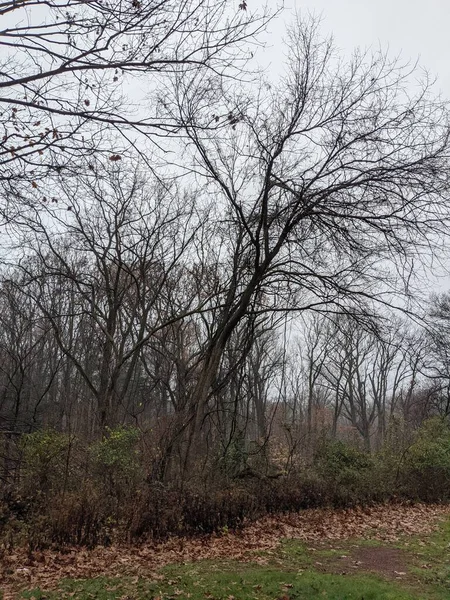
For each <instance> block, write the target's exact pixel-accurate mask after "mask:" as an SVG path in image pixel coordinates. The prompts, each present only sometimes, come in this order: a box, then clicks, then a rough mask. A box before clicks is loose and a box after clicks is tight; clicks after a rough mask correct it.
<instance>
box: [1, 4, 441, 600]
mask: <svg viewBox="0 0 450 600" xmlns="http://www.w3.org/2000/svg"><path fill="white" fill-rule="evenodd" d="M280 12H281V7H280V9H277V8H270V7H269V8H268V9H263V8H261V7H259V6H258V5H257V3H256V2H253V0H248V2H247V1H246V0H242V2H241V3H240V4H239V2H236V3H232V2H223V1H222V0H183V1H180V0H132V1H129V0H92V1H85V0H49V1H48V2H40V1H38V0H14V1H11V0H0V228H1V234H0V539H1V540H2V544H3V547H4V548H8V549H11V548H14V547H16V546H20V545H23V544H25V545H27V547H28V548H29V549H30V551H34V550H36V549H40V548H48V547H52V546H53V545H56V546H58V547H60V546H64V545H67V544H78V545H84V546H88V547H94V546H96V545H99V544H100V545H105V546H108V545H110V544H112V543H115V542H117V541H126V542H133V543H134V542H139V541H142V540H148V539H154V540H162V539H166V538H167V537H169V536H172V535H191V534H198V533H200V534H205V533H211V532H216V533H217V532H224V531H228V530H229V529H236V528H239V527H240V526H242V525H243V524H244V523H246V522H248V521H252V520H254V519H257V518H261V517H263V516H264V515H267V514H274V513H279V512H283V511H295V510H299V509H307V508H316V507H330V506H332V507H354V506H358V505H361V504H362V505H370V504H373V503H375V502H387V501H390V500H399V499H401V500H404V501H414V502H416V501H423V502H444V501H448V500H449V499H450V421H449V418H448V417H449V415H450V293H449V292H448V291H446V289H445V282H448V281H449V279H448V275H447V276H446V273H448V264H449V262H448V254H449V253H448V249H449V238H448V231H449V217H450V197H449V196H450V186H449V183H450V182H449V179H450V170H449V158H450V110H449V104H448V102H447V101H446V100H444V99H443V98H442V97H441V96H440V95H439V93H438V92H437V91H436V86H435V85H434V82H433V80H432V78H431V77H430V76H429V75H428V74H427V72H426V71H424V70H422V69H421V68H420V67H419V66H417V65H414V63H408V62H406V61H402V60H401V59H397V58H392V57H391V56H390V55H389V53H388V52H384V51H383V50H380V51H375V52H369V51H361V50H355V52H354V53H353V54H352V55H351V56H346V55H345V54H343V53H340V52H339V50H338V49H337V47H336V46H335V45H334V43H333V40H332V38H331V37H327V35H325V34H324V33H323V31H322V27H321V24H320V20H318V19H317V18H315V17H312V16H311V17H304V16H300V15H297V16H296V17H295V18H293V20H292V22H291V23H290V25H289V26H287V28H286V32H285V36H284V48H283V49H277V51H279V53H280V55H279V56H280V61H281V62H282V64H280V65H277V68H276V69H275V71H274V69H271V68H267V67H265V66H264V60H263V58H262V57H261V52H262V50H263V49H264V48H265V46H266V45H267V44H268V38H270V30H271V27H272V26H273V23H274V22H275V21H276V20H277V19H279V18H280ZM437 273H439V274H440V275H441V282H442V281H444V288H442V286H441V287H440V288H437V287H433V286H434V285H435V284H434V283H433V282H432V281H433V280H432V278H433V276H434V275H435V274H437ZM433 290H436V291H433ZM230 597H231V598H232V597H233V596H230Z"/></svg>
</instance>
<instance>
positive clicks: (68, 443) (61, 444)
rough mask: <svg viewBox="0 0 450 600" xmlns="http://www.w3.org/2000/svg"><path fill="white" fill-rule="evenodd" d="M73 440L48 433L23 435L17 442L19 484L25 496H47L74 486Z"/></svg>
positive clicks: (60, 434) (55, 433)
mask: <svg viewBox="0 0 450 600" xmlns="http://www.w3.org/2000/svg"><path fill="white" fill-rule="evenodd" d="M73 443H74V438H73V437H71V436H68V435H65V434H62V433H58V432H57V431H54V430H52V429H43V430H38V431H35V432H34V433H28V434H24V435H23V437H22V439H21V444H20V447H21V451H22V469H21V471H22V473H21V476H22V484H23V490H24V492H25V494H30V495H32V496H34V497H35V496H36V494H41V495H44V496H45V495H47V494H49V493H51V494H53V493H55V492H58V491H63V490H65V489H66V486H67V485H68V484H69V483H71V484H72V485H73V484H74V475H75V473H74V469H73V468H72V461H71V458H72V456H71V455H72V448H73Z"/></svg>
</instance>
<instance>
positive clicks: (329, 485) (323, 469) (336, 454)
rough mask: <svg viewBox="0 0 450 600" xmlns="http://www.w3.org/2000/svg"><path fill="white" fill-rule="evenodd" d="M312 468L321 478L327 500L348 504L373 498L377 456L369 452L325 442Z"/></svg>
mask: <svg viewBox="0 0 450 600" xmlns="http://www.w3.org/2000/svg"><path fill="white" fill-rule="evenodd" d="M313 471H315V473H316V475H317V476H318V478H319V480H321V481H322V485H323V489H324V493H325V498H324V499H325V501H327V500H328V501H329V502H331V503H332V504H334V505H337V506H345V505H351V504H357V503H360V502H364V501H367V500H368V499H371V490H372V481H371V479H372V477H371V476H372V475H373V471H374V459H373V457H372V456H371V455H370V454H368V453H367V452H363V451H361V450H358V449H357V448H354V447H353V446H350V445H349V444H345V443H343V442H340V441H324V442H323V443H322V445H321V446H320V448H319V450H318V452H317V454H316V456H315V461H314V468H313Z"/></svg>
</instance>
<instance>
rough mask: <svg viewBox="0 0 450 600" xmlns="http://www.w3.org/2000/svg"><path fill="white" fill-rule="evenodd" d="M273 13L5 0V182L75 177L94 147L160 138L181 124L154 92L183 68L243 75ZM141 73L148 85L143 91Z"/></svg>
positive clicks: (188, 0)
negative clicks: (151, 97) (153, 102)
mask: <svg viewBox="0 0 450 600" xmlns="http://www.w3.org/2000/svg"><path fill="white" fill-rule="evenodd" d="M275 12H276V11H275ZM268 19H269V15H268V12H265V11H264V10H263V11H261V12H260V14H257V13H256V12H252V11H251V10H250V8H249V9H248V10H247V3H245V2H244V3H242V4H241V5H240V6H239V5H238V4H237V5H236V6H234V7H230V6H229V4H228V3H224V2H222V1H220V0H182V1H181V2H180V1H178V0H164V1H162V0H151V1H149V2H147V1H145V2H141V1H140V0H129V1H128V0H126V1H124V0H113V1H111V2H101V1H97V0H93V1H89V2H86V1H85V0H61V1H60V0H50V1H48V2H40V1H38V0H32V1H28V0H19V1H18V2H17V1H16V0H4V1H2V2H0V20H1V25H0V129H1V133H0V161H1V162H0V164H1V170H0V183H1V184H3V191H4V194H6V195H7V198H8V200H10V201H11V202H14V201H15V200H17V198H18V197H20V196H21V195H22V194H26V193H27V191H29V190H30V185H32V186H33V188H35V189H36V188H40V187H41V185H42V179H43V178H44V177H45V176H46V175H47V174H48V173H49V170H50V172H54V171H56V172H57V173H60V172H64V173H65V175H66V177H68V176H69V175H70V174H73V173H76V172H78V171H79V170H80V168H81V166H80V165H81V163H82V161H83V159H86V158H87V157H88V156H89V155H92V154H93V153H97V152H103V153H104V154H105V155H106V157H109V159H110V160H111V161H117V160H120V159H121V152H122V151H123V150H124V149H125V148H129V147H130V146H135V148H138V149H139V148H140V149H141V150H143V148H142V139H141V142H140V144H137V145H136V140H137V137H138V136H142V135H143V136H149V135H150V137H151V139H152V140H153V141H154V142H155V143H156V140H157V139H158V137H159V138H160V137H161V136H166V135H168V134H171V133H174V132H176V131H177V127H176V125H175V124H174V123H173V122H170V121H168V120H167V119H164V118H161V116H160V115H159V114H158V109H157V107H155V106H147V107H146V109H145V111H144V110H142V105H143V103H144V100H145V97H146V95H148V93H149V92H150V91H152V90H154V89H155V87H156V86H157V84H158V82H159V83H161V82H162V80H163V78H164V77H166V76H169V77H174V76H175V75H176V74H177V73H180V72H183V71H187V72H192V71H195V70H206V71H211V72H214V73H215V74H216V76H218V77H226V76H236V75H237V74H238V73H239V72H240V70H241V68H242V67H243V65H244V64H245V63H246V61H247V60H248V58H249V54H250V51H249V48H248V44H252V43H255V36H257V34H258V32H260V31H261V30H262V29H263V28H264V26H265V24H266V23H267V21H268ZM133 82H136V85H134V83H133ZM142 82H145V83H144V85H145V87H146V90H147V91H146V92H145V93H143V94H142V97H140V98H137V97H136V96H137V95H138V94H139V93H140V91H139V90H140V89H142V86H143V83H142ZM157 145H158V144H156V145H155V146H154V147H155V148H156V147H157ZM142 154H143V156H145V155H146V154H148V150H147V151H146V152H143V153H142ZM149 164H150V163H149ZM24 184H25V185H24ZM44 194H45V192H44ZM4 208H5V206H4V201H3V209H4Z"/></svg>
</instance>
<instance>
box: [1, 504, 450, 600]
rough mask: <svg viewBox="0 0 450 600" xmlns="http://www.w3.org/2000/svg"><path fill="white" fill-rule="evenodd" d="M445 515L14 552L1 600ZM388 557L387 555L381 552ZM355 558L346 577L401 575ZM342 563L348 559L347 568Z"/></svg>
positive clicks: (338, 519)
mask: <svg viewBox="0 0 450 600" xmlns="http://www.w3.org/2000/svg"><path fill="white" fill-rule="evenodd" d="M449 515H450V506H441V505H431V506H425V505H421V504H419V505H415V506H404V505H382V506H375V507H368V508H364V509H362V508H357V509H351V510H331V509H317V510H305V511H302V512H300V513H295V514H288V515H277V516H268V517H265V518H263V519H261V520H259V521H257V522H255V523H251V524H249V525H248V526H247V527H245V528H244V529H243V530H242V531H239V532H237V533H226V534H223V535H211V536H205V537H197V538H194V539H183V538H181V539H180V538H172V539H171V540H169V541H167V542H164V543H160V544H150V543H148V544H142V545H139V546H124V545H121V546H112V547H109V548H102V547H99V548H95V549H93V550H85V549H80V548H72V547H71V548H66V549H65V550H64V551H59V552H56V551H52V550H46V551H40V552H34V553H33V554H32V555H31V556H27V553H26V552H25V551H22V550H18V551H15V552H14V553H12V554H8V555H5V556H4V557H3V559H2V561H1V563H0V567H1V570H0V590H2V591H3V593H4V600H9V599H10V598H14V597H16V594H17V592H18V591H19V590H21V589H25V588H26V589H30V588H33V587H38V586H39V587H42V588H46V589H52V588H54V587H55V586H56V585H57V583H58V581H59V580H60V579H63V578H91V577H95V576H98V575H104V576H117V575H133V576H136V575H146V576H148V575H151V574H155V572H156V571H157V570H158V569H159V568H160V567H162V566H164V565H166V564H170V563H176V562H188V561H196V560H202V559H206V558H208V559H217V558H227V559H238V560H243V561H251V560H252V561H255V551H268V550H273V549H275V548H276V547H277V546H278V544H279V542H280V540H281V539H282V538H294V539H299V540H303V541H305V542H310V543H320V544H323V543H326V542H330V543H332V542H336V541H339V540H349V539H352V538H363V539H376V540H379V541H383V542H395V541H396V540H398V539H400V538H401V537H403V536H405V535H423V534H427V533H430V532H431V531H433V530H434V529H435V528H436V526H437V525H438V522H439V521H440V519H442V518H444V517H445V516H449ZM386 551H389V552H390V553H389V552H388V554H386ZM359 552H360V554H359V555H352V556H350V557H344V558H343V559H342V563H341V564H342V570H343V571H344V570H346V571H347V572H350V571H351V570H352V568H353V567H354V566H355V563H358V564H356V566H357V567H358V566H359V567H360V568H361V569H362V568H364V569H365V570H371V569H372V570H375V571H377V572H380V573H385V572H386V570H388V571H389V573H394V574H395V571H397V572H398V573H402V572H403V571H402V568H403V562H402V560H401V554H400V553H399V552H397V553H396V552H395V551H393V550H390V549H387V548H385V549H379V548H378V549H377V548H360V549H359ZM392 552H394V554H395V556H394V555H393V554H392ZM355 556H356V558H355ZM345 559H348V560H347V562H346V561H345ZM256 560H258V558H256ZM352 561H353V563H352ZM369 567H371V569H370V568H369ZM339 568H340V567H339Z"/></svg>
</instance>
